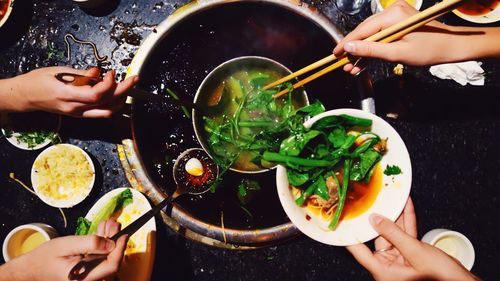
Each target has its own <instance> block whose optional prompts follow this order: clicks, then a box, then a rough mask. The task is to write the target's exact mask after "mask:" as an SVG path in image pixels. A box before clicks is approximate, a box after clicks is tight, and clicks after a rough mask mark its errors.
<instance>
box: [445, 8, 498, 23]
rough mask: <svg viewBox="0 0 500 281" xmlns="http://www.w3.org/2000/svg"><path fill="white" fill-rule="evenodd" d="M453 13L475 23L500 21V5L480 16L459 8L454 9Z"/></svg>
mask: <svg viewBox="0 0 500 281" xmlns="http://www.w3.org/2000/svg"><path fill="white" fill-rule="evenodd" d="M453 13H454V14H455V15H457V16H458V17H460V18H462V19H464V20H466V21H470V22H474V23H493V22H497V21H500V5H497V7H496V8H495V9H494V10H493V11H490V12H489V13H486V14H484V15H479V16H471V15H467V14H464V13H462V12H460V11H459V10H458V9H455V10H453Z"/></svg>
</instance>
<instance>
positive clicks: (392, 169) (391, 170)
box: [384, 165, 401, 176]
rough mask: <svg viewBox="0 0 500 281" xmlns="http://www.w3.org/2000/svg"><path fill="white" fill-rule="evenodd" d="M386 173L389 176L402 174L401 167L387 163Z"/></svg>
mask: <svg viewBox="0 0 500 281" xmlns="http://www.w3.org/2000/svg"><path fill="white" fill-rule="evenodd" d="M384 174H386V175H388V176H395V175H399V174H401V168H399V167H398V166H396V165H392V166H391V165H387V167H385V170H384Z"/></svg>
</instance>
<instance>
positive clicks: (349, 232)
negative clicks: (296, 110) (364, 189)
mask: <svg viewBox="0 0 500 281" xmlns="http://www.w3.org/2000/svg"><path fill="white" fill-rule="evenodd" d="M341 114H347V115H351V116H354V117H360V118H366V119H371V120H372V121H373V123H372V126H371V132H373V133H375V134H377V135H379V136H380V137H381V138H387V152H386V154H385V155H384V156H383V157H382V160H381V161H380V163H379V165H381V166H382V167H386V166H387V165H397V166H398V167H399V168H400V169H401V171H402V174H400V175H397V176H387V175H385V174H383V175H382V186H381V188H380V191H379V193H378V195H377V196H376V198H375V201H374V203H373V204H372V205H371V206H370V207H369V208H368V209H367V210H366V211H365V212H364V213H362V214H360V215H359V216H356V217H354V218H350V219H343V220H341V222H340V224H339V225H338V227H337V228H336V229H335V230H334V231H332V230H330V229H329V228H328V224H329V221H326V220H323V219H322V218H320V217H318V216H316V215H315V214H313V213H311V212H309V211H308V210H307V209H306V208H303V207H301V206H297V205H296V203H295V199H296V198H295V196H294V194H293V193H292V189H291V188H290V185H289V182H288V178H287V173H286V168H284V167H283V166H278V169H277V172H276V185H277V188H278V196H279V198H280V201H281V204H282V206H283V209H284V210H285V212H286V214H287V215H288V217H289V218H290V220H291V221H292V223H293V224H294V225H295V226H297V228H298V229H299V230H300V231H302V232H303V233H304V234H306V235H307V236H309V237H310V238H312V239H314V240H316V241H319V242H322V243H325V244H329V245H336V246H347V245H353V244H358V243H364V242H366V241H368V240H371V239H373V238H375V237H377V236H378V233H377V232H376V231H375V230H374V229H373V228H372V227H371V225H370V223H369V221H368V217H369V215H370V214H372V213H378V214H381V215H383V216H386V217H387V218H389V219H390V220H392V221H395V220H396V219H397V217H398V216H399V215H400V214H401V211H402V210H403V208H404V205H405V203H406V201H407V199H408V196H409V193H410V188H411V175H412V170H411V163H410V157H409V154H408V150H407V149H406V146H405V144H404V142H403V140H402V139H401V137H400V136H399V134H398V133H397V132H396V130H394V128H392V127H391V125H389V124H388V123H387V122H386V121H384V120H383V119H381V118H380V117H378V116H376V115H373V114H371V113H367V112H364V111H361V110H357V109H336V110H330V111H327V112H324V113H322V114H319V115H317V116H315V117H314V118H311V119H310V120H308V121H306V122H305V123H304V126H305V127H306V128H310V127H311V126H312V125H313V124H314V123H315V122H316V121H318V120H319V119H321V118H324V117H327V116H332V115H341Z"/></svg>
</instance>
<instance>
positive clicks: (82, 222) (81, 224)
mask: <svg viewBox="0 0 500 281" xmlns="http://www.w3.org/2000/svg"><path fill="white" fill-rule="evenodd" d="M91 223H92V222H91V221H89V220H88V219H86V218H84V217H79V218H78V220H77V221H76V231H75V235H87V233H89V228H90V224H91Z"/></svg>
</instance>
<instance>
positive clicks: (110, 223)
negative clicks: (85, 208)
mask: <svg viewBox="0 0 500 281" xmlns="http://www.w3.org/2000/svg"><path fill="white" fill-rule="evenodd" d="M118 231H120V223H118V222H116V221H114V220H107V223H106V234H105V237H111V236H113V235H115V234H116V233H118Z"/></svg>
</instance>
